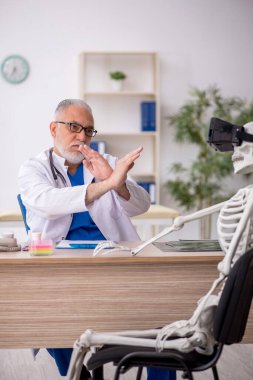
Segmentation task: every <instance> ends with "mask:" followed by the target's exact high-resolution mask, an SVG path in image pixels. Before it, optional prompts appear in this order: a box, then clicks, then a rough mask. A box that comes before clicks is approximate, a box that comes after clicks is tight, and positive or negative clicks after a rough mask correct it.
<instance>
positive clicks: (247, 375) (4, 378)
mask: <svg viewBox="0 0 253 380" xmlns="http://www.w3.org/2000/svg"><path fill="white" fill-rule="evenodd" d="M252 359H253V345H252V344H250V345H240V344H238V345H234V346H227V347H226V348H225V350H224V351H223V354H222V357H221V358H220V361H219V365H218V370H219V374H220V380H223V379H224V380H228V379H229V380H252V378H253V360H252ZM112 373H113V370H112V366H111V365H108V366H106V368H105V378H106V379H108V380H109V379H112ZM134 375H135V370H134V369H132V370H131V371H129V372H128V373H127V374H126V375H124V377H123V379H125V380H133V379H134ZM145 375H146V373H145V371H144V375H143V380H145V379H146V376H145ZM181 378H182V377H181V374H180V373H178V376H177V379H178V380H180V379H181ZM64 379H65V380H67V379H66V377H61V376H60V375H59V374H58V372H57V368H56V366H55V363H54V360H53V359H52V358H51V357H50V355H49V354H48V353H47V351H46V350H44V349H43V350H41V351H40V352H39V354H38V355H37V358H36V360H34V359H33V355H32V352H31V350H29V349H22V350H13V349H12V350H0V380H64ZM194 379H195V380H209V379H212V373H211V371H210V370H208V371H205V372H202V373H197V374H195V375H194Z"/></svg>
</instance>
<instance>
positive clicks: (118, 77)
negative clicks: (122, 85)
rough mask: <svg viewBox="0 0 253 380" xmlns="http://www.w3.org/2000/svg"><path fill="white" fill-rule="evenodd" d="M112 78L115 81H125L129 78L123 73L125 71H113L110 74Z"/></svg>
mask: <svg viewBox="0 0 253 380" xmlns="http://www.w3.org/2000/svg"><path fill="white" fill-rule="evenodd" d="M110 77H111V79H114V80H123V79H126V77H127V76H126V74H125V73H123V71H112V72H111V73H110Z"/></svg>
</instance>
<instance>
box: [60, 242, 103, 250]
mask: <svg viewBox="0 0 253 380" xmlns="http://www.w3.org/2000/svg"><path fill="white" fill-rule="evenodd" d="M103 241H104V240H61V241H60V242H59V243H57V244H56V246H55V248H57V249H94V248H96V246H97V245H98V244H99V243H101V242H103Z"/></svg>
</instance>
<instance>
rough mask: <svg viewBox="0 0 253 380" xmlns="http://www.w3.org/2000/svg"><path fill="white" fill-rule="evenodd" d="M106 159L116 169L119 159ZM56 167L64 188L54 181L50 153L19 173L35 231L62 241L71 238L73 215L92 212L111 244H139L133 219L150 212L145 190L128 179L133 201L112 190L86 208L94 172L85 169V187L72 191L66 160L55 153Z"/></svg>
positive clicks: (54, 161) (29, 223) (28, 221)
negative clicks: (69, 232)
mask: <svg viewBox="0 0 253 380" xmlns="http://www.w3.org/2000/svg"><path fill="white" fill-rule="evenodd" d="M104 157H105V158H106V159H107V160H108V162H109V163H110V165H111V166H112V168H114V167H115V163H116V160H117V159H116V158H115V157H112V156H110V155H108V154H105V155H104ZM53 163H54V166H55V168H57V169H58V170H59V171H60V172H61V173H62V175H63V176H64V178H65V180H66V183H67V185H64V183H63V181H62V180H61V178H60V177H59V176H58V177H57V180H54V178H53V174H52V171H51V168H50V163H49V149H48V150H45V151H43V152H42V153H40V154H39V155H38V156H37V157H35V158H33V159H29V160H27V161H26V162H25V163H24V164H23V165H22V166H21V168H20V170H19V175H18V181H19V188H20V194H21V198H22V201H23V203H24V205H25V207H26V210H27V224H28V225H29V227H30V229H31V231H40V232H42V239H52V240H53V241H54V242H57V241H60V240H61V239H65V238H66V236H67V234H68V231H69V228H70V225H71V222H72V214H73V213H76V212H82V211H89V213H90V215H91V217H92V219H93V221H94V222H95V223H96V225H97V226H98V228H99V229H100V231H101V232H102V234H103V235H104V236H105V238H106V239H107V240H115V241H134V240H139V236H138V234H137V233H136V230H135V228H134V226H133V225H132V222H131V220H130V217H132V216H135V215H138V214H141V213H143V212H145V211H147V210H148V208H149V206H150V197H149V194H148V193H147V192H146V191H145V190H144V189H143V188H142V187H140V186H139V185H137V183H136V182H135V181H133V180H132V179H130V178H128V179H127V181H126V185H127V188H128V190H129V192H130V199H129V201H126V200H125V199H123V198H122V197H120V196H119V195H118V194H117V192H115V191H114V190H112V191H109V192H107V193H106V194H104V195H102V196H101V197H100V198H99V199H97V200H95V201H94V202H93V203H91V204H89V205H88V206H86V205H85V194H86V189H87V186H88V185H89V184H90V183H91V182H92V180H93V176H92V174H91V173H90V171H89V170H87V169H86V168H85V167H84V182H85V185H82V186H74V187H72V186H71V183H70V181H69V178H68V175H67V169H68V168H67V166H65V165H64V163H65V159H64V158H62V157H60V156H58V155H56V154H55V153H53Z"/></svg>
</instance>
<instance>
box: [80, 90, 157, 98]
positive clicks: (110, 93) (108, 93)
mask: <svg viewBox="0 0 253 380" xmlns="http://www.w3.org/2000/svg"><path fill="white" fill-rule="evenodd" d="M87 96H140V97H152V98H153V97H155V96H156V94H155V93H154V92H139V91H138V92H137V91H124V90H122V91H97V92H91V91H88V92H85V94H84V97H87Z"/></svg>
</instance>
